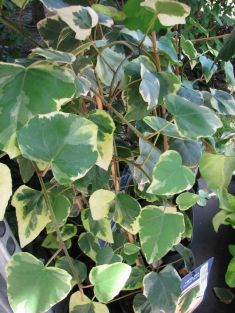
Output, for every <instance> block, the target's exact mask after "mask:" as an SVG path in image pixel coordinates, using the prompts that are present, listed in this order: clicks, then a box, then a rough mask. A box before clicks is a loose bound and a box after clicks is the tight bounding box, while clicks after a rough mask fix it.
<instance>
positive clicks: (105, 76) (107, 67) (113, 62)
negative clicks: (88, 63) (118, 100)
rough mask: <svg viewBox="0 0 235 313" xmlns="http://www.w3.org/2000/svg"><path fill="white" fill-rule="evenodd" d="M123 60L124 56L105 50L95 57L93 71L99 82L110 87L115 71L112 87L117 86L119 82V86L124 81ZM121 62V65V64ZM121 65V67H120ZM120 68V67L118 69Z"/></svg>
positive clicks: (124, 63) (124, 62) (125, 62)
mask: <svg viewBox="0 0 235 313" xmlns="http://www.w3.org/2000/svg"><path fill="white" fill-rule="evenodd" d="M124 60H125V55H124V54H122V53H117V52H116V51H114V50H112V49H110V48H105V49H103V51H102V52H101V54H100V55H98V57H97V63H96V67H95V71H96V74H97V76H98V77H99V79H100V80H101V82H102V83H103V84H104V85H105V86H107V87H110V86H111V84H112V80H113V76H114V72H115V71H117V69H118V68H119V69H118V72H117V74H116V75H115V79H114V86H113V87H115V86H117V84H118V82H119V81H120V82H121V84H122V83H123V80H124V66H125V65H126V64H127V61H124ZM122 62H123V63H122ZM120 64H121V66H120ZM119 66H120V67H119Z"/></svg>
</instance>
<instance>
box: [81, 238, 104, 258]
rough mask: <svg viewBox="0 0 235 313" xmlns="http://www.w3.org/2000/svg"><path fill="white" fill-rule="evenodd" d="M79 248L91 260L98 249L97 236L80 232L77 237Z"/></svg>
mask: <svg viewBox="0 0 235 313" xmlns="http://www.w3.org/2000/svg"><path fill="white" fill-rule="evenodd" d="M78 245H79V248H80V249H81V250H82V252H83V253H85V254H86V255H87V256H88V257H89V258H91V259H92V260H93V261H96V255H97V253H98V251H99V250H100V247H99V244H98V240H97V238H96V237H95V236H94V235H93V234H91V233H81V234H80V236H79V239H78Z"/></svg>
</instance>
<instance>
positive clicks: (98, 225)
mask: <svg viewBox="0 0 235 313" xmlns="http://www.w3.org/2000/svg"><path fill="white" fill-rule="evenodd" d="M81 218H82V223H83V226H84V228H85V229H86V231H88V232H91V233H92V234H93V235H94V236H95V237H98V238H99V239H102V240H105V241H107V242H109V243H113V233H112V229H111V221H110V220H109V219H107V218H102V219H100V220H93V218H92V216H91V211H90V209H85V210H83V211H82V215H81Z"/></svg>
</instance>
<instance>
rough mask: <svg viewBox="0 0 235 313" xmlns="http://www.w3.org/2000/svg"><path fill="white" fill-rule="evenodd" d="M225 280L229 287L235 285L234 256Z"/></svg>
mask: <svg viewBox="0 0 235 313" xmlns="http://www.w3.org/2000/svg"><path fill="white" fill-rule="evenodd" d="M225 281H226V284H227V285H228V286H229V287H231V288H234V287H235V258H232V260H231V261H230V262H229V265H228V268H227V272H226V274H225Z"/></svg>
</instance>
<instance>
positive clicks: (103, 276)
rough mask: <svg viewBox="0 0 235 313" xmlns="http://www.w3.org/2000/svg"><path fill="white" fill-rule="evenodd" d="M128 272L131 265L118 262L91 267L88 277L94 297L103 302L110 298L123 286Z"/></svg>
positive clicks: (128, 274) (129, 272)
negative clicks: (92, 287)
mask: <svg viewBox="0 0 235 313" xmlns="http://www.w3.org/2000/svg"><path fill="white" fill-rule="evenodd" d="M130 274H131V267H130V266H129V265H127V264H124V263H120V262H117V263H113V264H109V265H99V266H96V267H93V268H92V270H91V271H90V275H89V279H90V282H91V284H93V285H94V294H95V296H96V298H97V299H98V300H99V301H100V302H104V303H106V302H108V301H110V300H112V299H113V298H114V297H115V296H116V295H118V294H119V292H120V291H121V290H122V288H123V287H124V286H125V283H126V282H127V280H128V278H129V276H130Z"/></svg>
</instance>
